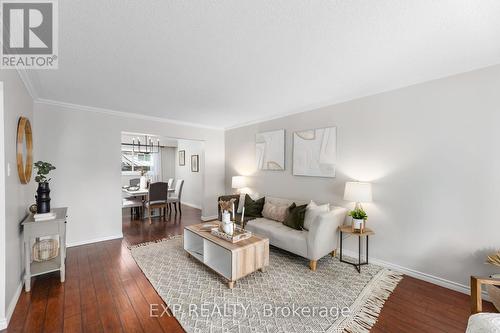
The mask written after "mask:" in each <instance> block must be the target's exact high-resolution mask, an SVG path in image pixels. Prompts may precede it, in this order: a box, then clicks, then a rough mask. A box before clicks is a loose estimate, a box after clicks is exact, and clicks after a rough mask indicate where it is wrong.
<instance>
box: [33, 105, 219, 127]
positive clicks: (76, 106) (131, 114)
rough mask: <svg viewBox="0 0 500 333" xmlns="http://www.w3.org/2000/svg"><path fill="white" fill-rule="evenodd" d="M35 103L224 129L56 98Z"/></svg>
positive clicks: (175, 123) (117, 115)
mask: <svg viewBox="0 0 500 333" xmlns="http://www.w3.org/2000/svg"><path fill="white" fill-rule="evenodd" d="M35 103H37V104H45V105H52V106H59V107H63V108H66V109H73V110H79V111H90V112H97V113H103V114H107V115H111V116H116V117H125V118H133V119H141V120H151V121H158V122H162V123H169V124H174V125H183V126H190V127H197V128H206V129H212V130H219V131H223V130H224V128H222V127H215V126H208V125H200V124H196V123H190V122H186V121H180V120H173V119H168V118H162V117H153V116H146V115H143V114H139V113H132V112H123V111H116V110H110V109H104V108H98V107H93V106H85V105H79V104H73V103H66V102H59V101H54V100H50V99H44V98H38V99H36V100H35Z"/></svg>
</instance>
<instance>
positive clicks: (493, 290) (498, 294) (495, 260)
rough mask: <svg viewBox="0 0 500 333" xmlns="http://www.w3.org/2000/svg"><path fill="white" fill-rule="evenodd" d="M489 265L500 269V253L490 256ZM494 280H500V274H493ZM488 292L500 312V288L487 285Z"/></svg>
mask: <svg viewBox="0 0 500 333" xmlns="http://www.w3.org/2000/svg"><path fill="white" fill-rule="evenodd" d="M487 263H488V264H491V265H493V266H496V267H500V251H499V252H497V253H492V254H490V255H489V256H488V259H487ZM491 277H492V278H494V279H500V274H493V275H492V276H491ZM486 290H487V291H488V295H489V296H490V298H491V301H492V302H493V304H494V305H495V307H496V308H497V310H499V311H500V287H498V286H492V285H487V286H486Z"/></svg>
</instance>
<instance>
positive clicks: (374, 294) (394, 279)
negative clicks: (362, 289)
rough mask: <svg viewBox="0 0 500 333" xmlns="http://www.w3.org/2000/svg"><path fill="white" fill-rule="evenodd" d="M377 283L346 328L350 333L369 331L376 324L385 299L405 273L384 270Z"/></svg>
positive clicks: (365, 332)
mask: <svg viewBox="0 0 500 333" xmlns="http://www.w3.org/2000/svg"><path fill="white" fill-rule="evenodd" d="M381 273H382V275H383V276H381V277H380V278H379V279H378V281H377V282H376V283H374V284H373V285H371V286H370V290H369V296H368V298H366V300H365V301H364V304H363V305H362V306H361V307H360V309H359V310H358V311H356V312H357V313H356V314H355V315H354V317H353V318H352V320H351V321H350V322H349V323H348V324H347V326H346V327H345V328H344V332H348V333H368V332H370V329H371V328H372V327H373V325H375V323H376V322H377V319H378V315H379V314H380V311H382V308H383V307H384V303H385V301H386V300H387V299H388V298H389V296H390V295H391V293H392V292H393V291H394V289H395V288H396V286H397V285H398V283H399V282H400V281H401V279H402V278H403V275H402V274H400V273H397V272H393V271H389V270H384V271H382V272H381Z"/></svg>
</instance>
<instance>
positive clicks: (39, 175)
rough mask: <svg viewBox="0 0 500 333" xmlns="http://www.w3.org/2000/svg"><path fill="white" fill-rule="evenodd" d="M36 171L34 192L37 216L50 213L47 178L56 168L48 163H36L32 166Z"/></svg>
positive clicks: (48, 179)
mask: <svg viewBox="0 0 500 333" xmlns="http://www.w3.org/2000/svg"><path fill="white" fill-rule="evenodd" d="M34 166H35V169H36V177H35V181H36V182H37V183H38V189H37V190H36V212H37V214H44V213H49V212H50V188H49V181H50V179H51V178H47V176H48V174H49V173H50V172H51V171H52V170H55V169H56V167H55V166H53V165H52V164H50V163H49V162H43V161H38V162H36V163H35V164H34Z"/></svg>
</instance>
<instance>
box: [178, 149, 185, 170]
mask: <svg viewBox="0 0 500 333" xmlns="http://www.w3.org/2000/svg"><path fill="white" fill-rule="evenodd" d="M179 165H180V166H184V165H186V151H185V150H179Z"/></svg>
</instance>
